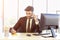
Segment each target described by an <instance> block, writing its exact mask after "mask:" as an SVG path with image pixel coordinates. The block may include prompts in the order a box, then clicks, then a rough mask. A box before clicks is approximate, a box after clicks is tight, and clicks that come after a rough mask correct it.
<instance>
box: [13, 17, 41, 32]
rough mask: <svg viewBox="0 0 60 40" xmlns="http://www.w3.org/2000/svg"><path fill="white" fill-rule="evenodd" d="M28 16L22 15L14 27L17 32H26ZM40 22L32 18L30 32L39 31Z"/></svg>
mask: <svg viewBox="0 0 60 40" xmlns="http://www.w3.org/2000/svg"><path fill="white" fill-rule="evenodd" d="M26 21H27V18H26V17H22V18H20V19H19V20H18V22H17V23H16V24H15V26H14V27H13V28H14V29H15V30H16V31H17V32H26ZM39 31H40V30H39V24H38V25H36V24H35V20H34V19H33V20H32V27H31V31H30V32H39Z"/></svg>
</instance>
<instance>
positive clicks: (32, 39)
mask: <svg viewBox="0 0 60 40" xmlns="http://www.w3.org/2000/svg"><path fill="white" fill-rule="evenodd" d="M27 34H30V35H31V36H27ZM33 34H35V33H16V34H15V35H11V34H10V33H9V36H8V37H4V36H0V40H20V39H21V40H59V39H60V38H58V37H57V38H52V37H48V38H44V37H42V36H41V35H39V36H35V35H33ZM36 34H37V33H36Z"/></svg>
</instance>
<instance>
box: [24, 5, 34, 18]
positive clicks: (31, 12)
mask: <svg viewBox="0 0 60 40" xmlns="http://www.w3.org/2000/svg"><path fill="white" fill-rule="evenodd" d="M25 11H26V16H27V17H31V16H32V14H33V11H34V8H33V7H32V6H28V7H26V9H25Z"/></svg>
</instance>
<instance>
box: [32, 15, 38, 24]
mask: <svg viewBox="0 0 60 40" xmlns="http://www.w3.org/2000/svg"><path fill="white" fill-rule="evenodd" d="M32 16H33V18H34V20H35V23H36V24H39V21H38V16H37V15H34V14H33V15H32Z"/></svg>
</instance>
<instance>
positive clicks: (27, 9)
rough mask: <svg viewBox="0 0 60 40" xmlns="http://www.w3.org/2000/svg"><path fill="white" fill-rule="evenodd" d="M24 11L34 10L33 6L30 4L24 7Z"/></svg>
mask: <svg viewBox="0 0 60 40" xmlns="http://www.w3.org/2000/svg"><path fill="white" fill-rule="evenodd" d="M25 11H34V8H33V7H32V6H28V7H26V8H25Z"/></svg>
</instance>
